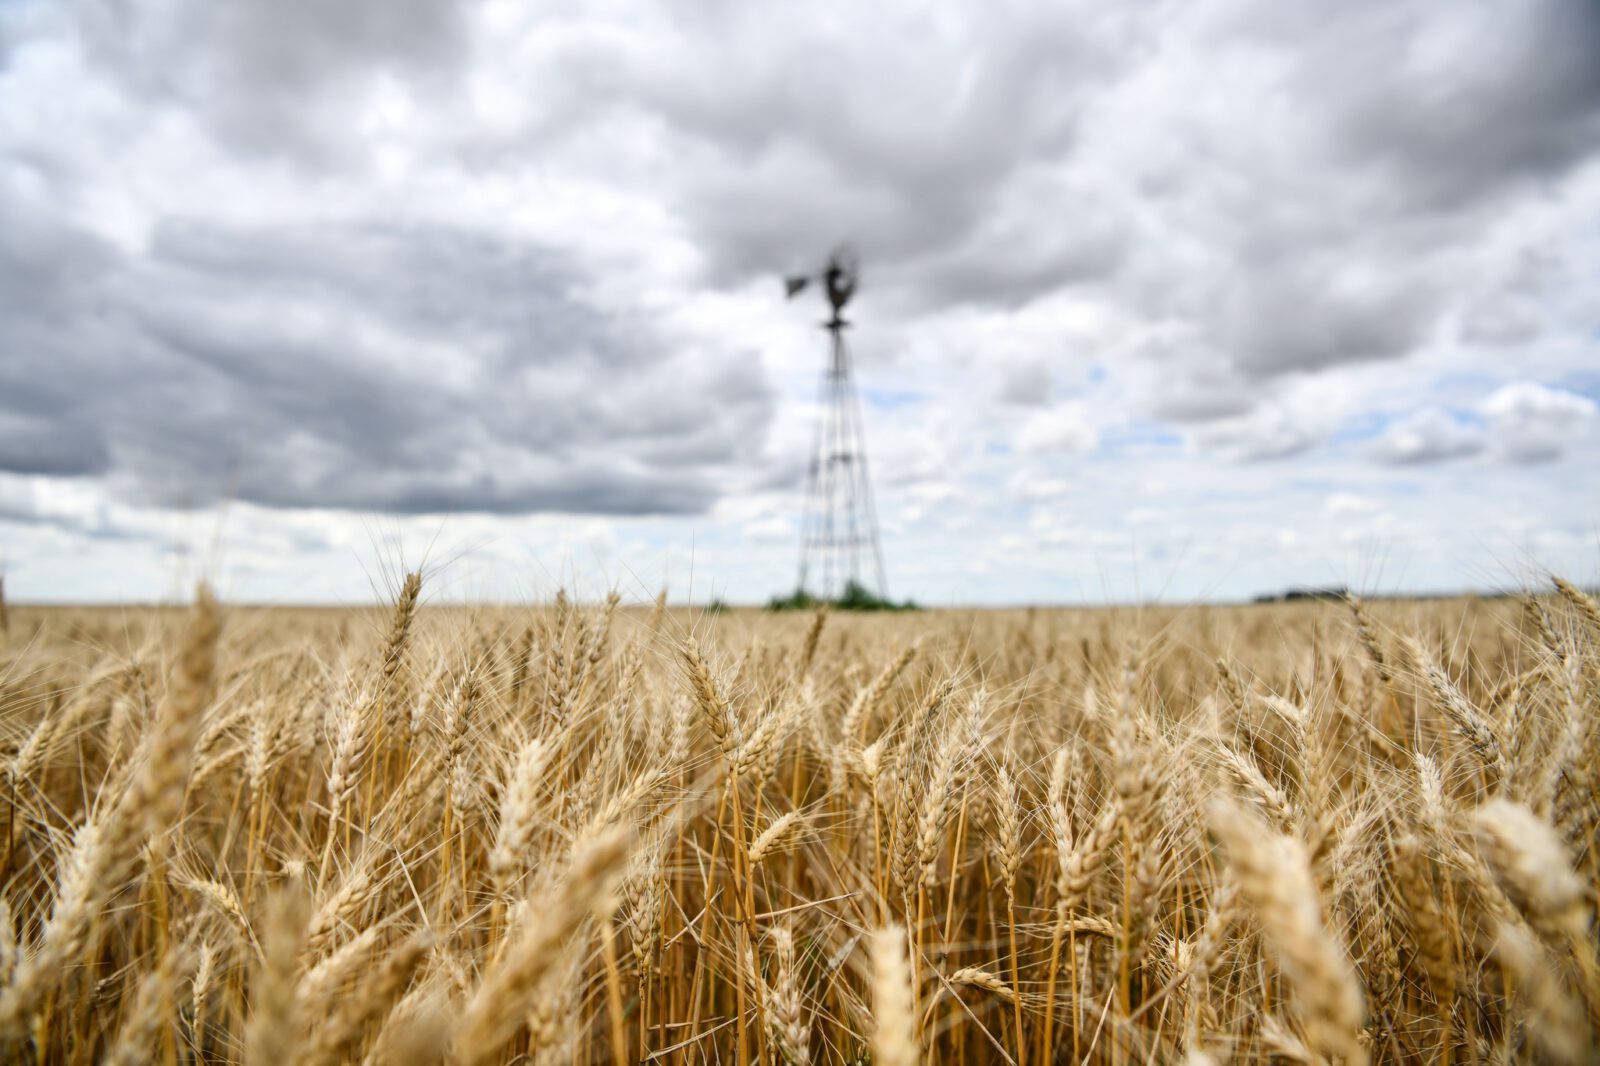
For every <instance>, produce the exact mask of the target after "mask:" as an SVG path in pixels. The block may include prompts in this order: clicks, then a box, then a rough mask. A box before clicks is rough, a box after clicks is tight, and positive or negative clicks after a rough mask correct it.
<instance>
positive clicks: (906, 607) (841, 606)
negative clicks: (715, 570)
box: [767, 581, 922, 611]
mask: <svg viewBox="0 0 1600 1066" xmlns="http://www.w3.org/2000/svg"><path fill="white" fill-rule="evenodd" d="M824 602H826V603H827V604H828V606H829V607H832V608H833V609H834V610H838V611H920V610H921V609H922V608H921V607H918V606H917V604H916V602H915V601H913V600H906V601H905V602H904V603H895V602H894V601H893V600H886V599H884V598H883V597H881V596H877V595H874V594H873V593H872V592H870V591H868V590H867V588H866V587H865V586H863V585H862V584H861V583H860V582H857V581H848V582H846V583H845V586H844V594H843V595H841V596H840V597H839V598H838V599H836V600H827V601H824V600H822V599H820V598H818V597H816V596H813V595H811V593H809V592H807V591H805V590H804V589H796V590H795V591H794V592H791V593H790V594H789V595H787V596H774V597H773V598H772V599H770V600H768V601H767V610H769V611H809V610H813V609H815V608H817V607H820V606H822V604H823V603H824Z"/></svg>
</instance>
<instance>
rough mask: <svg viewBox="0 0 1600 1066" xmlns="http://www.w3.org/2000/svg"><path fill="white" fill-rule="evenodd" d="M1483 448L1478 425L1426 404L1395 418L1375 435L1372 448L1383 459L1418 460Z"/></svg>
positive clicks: (1450, 456)
mask: <svg viewBox="0 0 1600 1066" xmlns="http://www.w3.org/2000/svg"><path fill="white" fill-rule="evenodd" d="M1483 448H1484V432H1483V428H1482V426H1480V425H1476V424H1471V423H1466V422H1463V421H1462V420H1461V419H1460V418H1457V417H1455V416H1452V415H1451V414H1450V413H1449V412H1447V411H1442V410H1440V409H1439V408H1437V407H1428V408H1424V409H1423V410H1421V411H1416V412H1414V413H1412V414H1410V415H1408V416H1406V417H1405V418H1402V419H1399V420H1397V421H1396V422H1395V423H1394V424H1393V425H1391V426H1390V427H1389V428H1388V429H1387V430H1386V431H1385V432H1384V434H1383V436H1381V437H1380V438H1378V441H1377V444H1376V447H1375V448H1374V452H1375V454H1376V455H1377V456H1378V458H1380V459H1382V460H1383V461H1384V462H1388V463H1398V464H1412V463H1417V464H1420V463H1436V462H1440V461H1441V460H1445V459H1459V458H1461V457H1462V456H1467V455H1476V454H1477V453H1479V452H1481V451H1482V450H1483Z"/></svg>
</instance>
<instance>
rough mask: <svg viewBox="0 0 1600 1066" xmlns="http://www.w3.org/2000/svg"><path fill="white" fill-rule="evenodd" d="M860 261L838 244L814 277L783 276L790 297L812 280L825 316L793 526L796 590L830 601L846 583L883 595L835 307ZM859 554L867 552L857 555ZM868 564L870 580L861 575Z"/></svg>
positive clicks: (856, 410) (857, 417)
mask: <svg viewBox="0 0 1600 1066" xmlns="http://www.w3.org/2000/svg"><path fill="white" fill-rule="evenodd" d="M860 274H861V271H860V259H859V257H858V256H857V255H856V252H855V249H853V248H851V247H849V246H848V245H844V246H841V247H839V248H838V249H836V250H835V251H834V253H833V255H831V256H830V257H829V258H828V263H827V265H826V266H825V267H823V269H822V271H821V272H820V273H818V274H803V275H797V276H794V277H790V278H787V279H786V280H785V287H786V288H787V290H788V294H789V297H790V298H791V299H792V298H794V297H795V296H798V295H799V294H800V293H802V292H804V291H805V290H806V289H807V288H808V287H809V286H810V285H811V284H812V283H813V282H816V283H818V284H820V285H821V286H822V288H823V290H824V294H825V295H826V296H827V298H828V305H829V307H830V308H831V309H832V314H831V315H829V317H828V320H827V321H826V322H824V323H823V324H822V326H823V328H824V329H826V330H827V331H828V341H829V354H828V364H827V366H826V368H825V369H824V371H823V376H822V388H821V391H820V396H819V401H818V404H817V423H816V430H815V435H814V437H813V439H812V446H811V463H810V466H809V467H808V469H807V472H806V503H805V512H804V515H803V518H802V524H801V531H800V583H799V586H798V588H799V591H800V592H801V593H808V592H809V593H810V594H812V595H814V596H817V597H818V598H821V599H824V600H834V599H837V598H838V597H839V596H840V594H841V593H843V592H846V591H848V590H849V589H850V588H851V587H852V586H854V587H855V588H856V589H860V590H863V591H866V592H870V593H871V594H873V595H875V596H876V597H877V598H879V599H884V598H886V597H887V596H888V594H889V590H888V585H887V582H885V580H884V576H883V550H882V548H881V547H880V546H879V544H878V517H877V513H876V511H875V510H874V508H873V505H872V479H871V477H870V476H869V474H868V471H867V442H866V439H865V438H864V437H863V436H862V432H861V404H860V401H859V400H858V399H857V397H856V387H855V381H854V379H853V378H852V377H851V374H850V348H849V346H848V345H847V344H845V337H844V331H845V330H846V329H848V328H849V327H850V323H849V322H848V321H846V320H845V318H844V316H843V314H842V312H843V311H844V306H845V304H847V303H849V302H850V297H852V296H854V295H855V291H856V286H857V284H858V283H859V282H860ZM864 556H870V558H869V559H864V558H863V557H864ZM868 564H870V565H871V567H872V569H871V571H870V574H871V577H870V579H869V578H868V576H867V575H866V574H865V573H864V572H863V570H864V567H865V566H867V565H868Z"/></svg>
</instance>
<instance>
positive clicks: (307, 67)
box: [71, 0, 475, 164]
mask: <svg viewBox="0 0 1600 1066" xmlns="http://www.w3.org/2000/svg"><path fill="white" fill-rule="evenodd" d="M474 6H475V5H473V4H468V3H461V2H457V0H339V2H338V3H319V2H317V0H272V2H259V0H245V2H243V3H237V4H213V3H208V2H207V0H155V2H145V0H77V2H76V3H74V4H73V5H72V9H71V10H72V16H73V20H74V24H75V28H76V30H77V34H78V36H79V39H80V40H81V41H82V42H83V44H84V46H85V49H86V51H87V53H88V55H89V57H90V58H91V59H92V60H93V61H94V62H95V64H96V65H97V66H98V67H100V68H102V69H104V70H106V71H109V72H111V73H112V74H114V75H115V76H116V77H117V79H118V81H119V82H120V84H121V86H122V87H123V89H124V91H126V92H130V93H134V94H137V95H139V96H142V97H144V98H146V99H148V100H150V101H151V102H153V103H156V104H160V105H167V106H170V107H172V108H175V109H179V110H181V111H182V112H183V113H184V114H186V115H189V116H193V117H194V118H196V119H198V120H199V121H200V122H201V123H202V124H203V125H204V126H205V128H206V129H207V130H208V131H209V132H210V133H211V134H212V135H213V136H214V137H216V138H217V139H218V140H219V141H220V142H221V143H222V144H224V145H226V146H227V147H228V148H229V149H230V150H232V151H236V152H241V153H245V154H247V155H251V156H269V157H270V156H293V157H297V158H299V159H301V160H302V161H313V162H321V163H333V162H340V163H344V164H349V163H350V162H352V161H354V160H355V159H357V158H359V157H360V153H361V151H362V149H361V146H360V145H359V143H358V142H352V140H351V136H350V135H351V133H352V132H353V131H354V130H356V129H357V128H359V126H360V123H361V120H362V113H363V109H364V108H365V107H367V106H368V105H369V104H370V96H369V93H371V92H372V91H373V90H374V88H375V87H376V85H377V82H378V80H379V79H382V78H384V77H390V78H395V79H402V80H406V81H410V82H414V83H416V84H417V85H418V86H419V87H422V88H428V89H432V90H433V91H434V92H439V93H445V92H449V91H451V88H452V85H453V82H454V80H455V78H456V76H457V75H458V74H459V70H460V65H461V63H462V62H463V61H464V59H465V58H466V56H467V47H468V43H469V42H468V39H467V17H468V15H469V14H470V12H471V11H472V9H473V7H474Z"/></svg>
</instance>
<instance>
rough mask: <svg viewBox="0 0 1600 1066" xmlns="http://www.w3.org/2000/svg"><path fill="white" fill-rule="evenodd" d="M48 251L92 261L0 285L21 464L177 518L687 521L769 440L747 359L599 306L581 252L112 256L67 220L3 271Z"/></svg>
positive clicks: (294, 248)
mask: <svg viewBox="0 0 1600 1066" xmlns="http://www.w3.org/2000/svg"><path fill="white" fill-rule="evenodd" d="M46 247H53V248H56V249H74V250H76V253H77V255H78V256H79V258H84V259H86V260H87V261H89V262H91V263H92V264H93V269H89V270H85V271H84V272H83V273H82V274H81V275H80V276H78V277H76V278H74V279H73V280H72V283H71V284H70V285H60V286H47V291H46V292H45V293H44V294H43V297H42V298H38V299H35V298H34V297H35V295H37V294H35V293H33V292H32V291H31V290H30V289H29V287H28V286H27V285H25V284H6V285H5V286H4V292H3V293H0V350H4V351H5V352H6V353H7V358H6V359H5V360H3V361H0V466H3V467H4V468H5V469H9V470H12V471H17V472H35V473H54V474H84V475H100V476H105V477H107V478H109V479H110V480H111V481H112V483H113V484H115V485H117V486H119V488H120V490H121V491H122V493H123V494H124V495H127V496H131V497H137V498H144V499H154V500H156V501H159V502H165V503H171V502H204V501H205V500H208V499H212V498H215V497H216V496H218V495H229V496H236V497H237V498H240V499H244V500H248V501H253V502H258V503H263V504H268V505H274V506H285V507H308V506H310V507H335V508H358V509H374V510H383V511H398V512H430V511H457V510H465V511H493V512H520V511H532V510H557V511H582V512H599V513H626V514H642V513H662V512H669V513H682V512H696V511H700V510H703V509H704V508H706V507H707V506H708V505H709V504H710V503H711V502H712V501H713V500H714V499H716V497H717V496H718V495H719V493H720V491H722V489H723V487H724V482H725V481H726V480H727V472H728V471H729V470H733V469H735V468H737V467H739V466H740V465H741V464H743V463H746V462H748V461H749V460H750V457H751V456H752V455H753V454H755V453H758V452H759V449H760V446H761V442H762V439H763V435H764V425H765V422H766V419H767V417H768V413H769V409H770V404H771V398H770V395H769V393H768V388H767V385H766V383H765V381H764V380H763V378H762V377H761V374H760V370H759V364H758V363H756V362H755V361H753V360H752V359H750V358H749V355H748V353H746V352H737V351H723V352H708V351H703V350H696V349H694V348H692V347H687V346H686V345H685V342H683V341H682V340H681V339H675V338H672V337H669V336H667V335H665V334H663V333H662V332H661V331H660V330H658V329H657V328H656V327H655V326H654V325H653V324H652V322H651V321H650V320H648V319H643V318H640V317H638V316H634V315H630V314H628V313H626V312H617V311H615V310H609V309H603V308H601V307H598V306H596V305H595V304H594V303H593V302H591V301H590V300H589V299H587V298H586V297H585V296H584V295H583V291H584V289H585V288H586V286H587V285H588V279H587V278H586V276H585V275H584V274H583V273H582V272H581V270H580V269H579V268H578V267H577V266H576V264H575V263H573V262H572V261H571V260H570V257H569V256H567V255H565V254H563V253H559V252H556V251H553V250H552V249H549V248H547V247H542V246H539V245H534V244H529V243H527V242H524V241H518V240H516V239H514V238H511V237H507V236H494V235H491V234H487V233H484V232H481V231H466V230H461V229H456V228H450V227H443V226H423V225H415V224H413V225H404V226H401V225H395V224H388V223H368V224H358V225H328V226H321V227H288V228H282V227H280V228H275V229H270V230H269V229H237V228H223V227H220V226H217V225H212V224H206V223H200V222H196V221H168V222H166V223H164V224H163V225H162V226H161V227H160V228H159V229H158V231H157V232H156V234H155V235H154V239H153V240H152V241H151V243H150V247H149V250H148V252H147V254H143V255H124V256H122V257H121V258H120V259H119V258H117V256H116V255H115V254H114V253H112V252H111V251H110V250H109V249H108V248H107V247H106V246H104V245H95V244H94V242H93V241H91V240H89V239H88V238H84V237H83V236H82V235H81V234H73V233H71V232H70V231H68V230H66V229H65V228H62V230H61V231H60V232H58V233H55V234H54V235H52V236H50V237H49V238H48V240H47V239H46V238H45V237H40V238H39V239H38V240H36V241H35V246H34V247H33V249H32V251H31V252H24V253H23V254H22V255H21V256H12V257H11V258H10V259H8V260H5V261H4V262H3V266H4V268H5V269H6V270H7V276H8V277H15V278H16V279H17V280H18V281H19V282H20V281H21V280H22V279H23V278H25V277H27V276H28V275H29V273H30V271H32V270H34V269H35V263H34V261H33V260H34V258H35V257H42V258H48V256H47V255H46V252H45V249H46ZM86 249H90V250H86ZM57 268H58V269H59V268H60V265H59V262H58V263H57ZM66 292H70V293H72V294H73V295H72V296H71V298H70V299H65V300H63V299H57V298H54V297H55V296H57V295H58V294H60V293H66ZM709 397H715V402H710V401H709V400H708V398H709Z"/></svg>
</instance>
